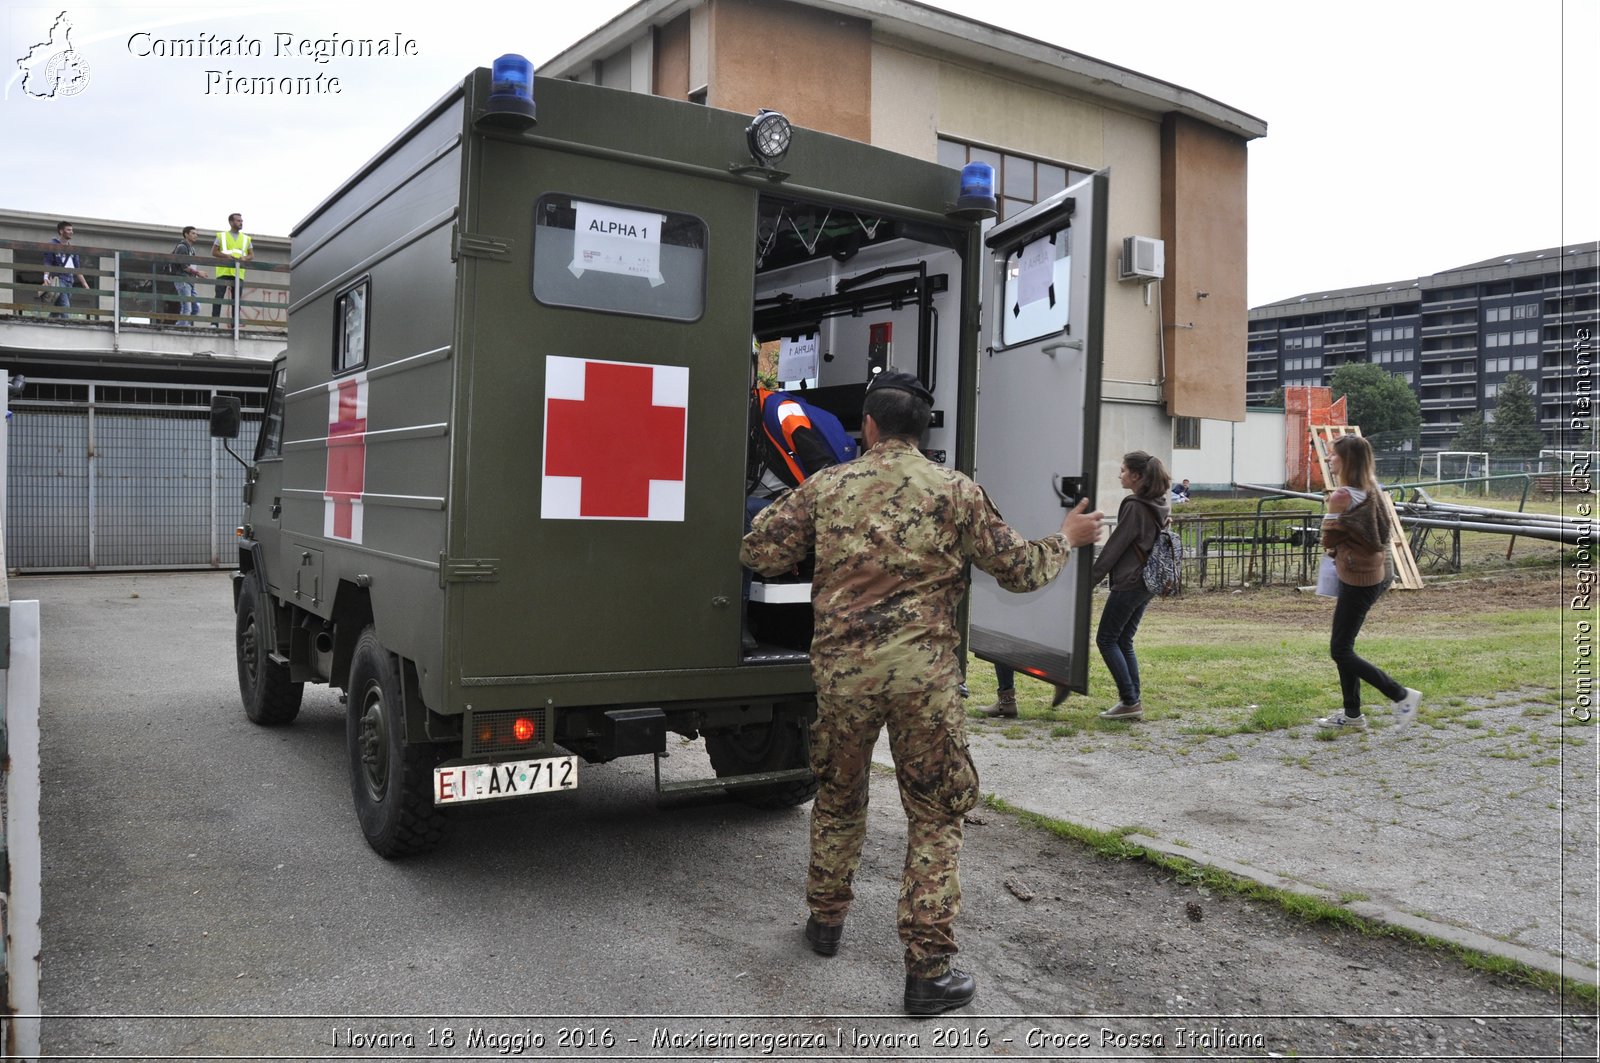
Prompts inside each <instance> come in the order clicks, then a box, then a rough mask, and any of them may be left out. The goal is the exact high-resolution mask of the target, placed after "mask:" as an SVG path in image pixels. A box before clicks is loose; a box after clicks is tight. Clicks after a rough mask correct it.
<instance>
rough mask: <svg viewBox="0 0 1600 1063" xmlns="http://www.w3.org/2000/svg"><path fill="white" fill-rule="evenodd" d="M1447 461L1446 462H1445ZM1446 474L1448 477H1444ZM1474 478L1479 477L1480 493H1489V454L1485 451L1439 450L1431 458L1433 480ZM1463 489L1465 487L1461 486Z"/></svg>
mask: <svg viewBox="0 0 1600 1063" xmlns="http://www.w3.org/2000/svg"><path fill="white" fill-rule="evenodd" d="M1447 459H1448V460H1447ZM1447 473H1448V475H1446V474H1447ZM1474 476H1481V477H1483V479H1481V480H1479V481H1478V486H1479V488H1480V490H1481V493H1483V494H1488V493H1489V480H1488V476H1489V452H1488V451H1486V450H1441V451H1439V453H1437V454H1435V455H1434V456H1433V478H1434V479H1435V480H1439V481H1441V482H1443V481H1446V480H1470V479H1472V478H1473V477H1474ZM1462 486H1463V487H1465V486H1466V485H1465V484H1463V485H1462Z"/></svg>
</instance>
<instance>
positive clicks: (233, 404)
mask: <svg viewBox="0 0 1600 1063" xmlns="http://www.w3.org/2000/svg"><path fill="white" fill-rule="evenodd" d="M239 410H240V402H239V399H238V397H237V396H233V395H218V396H216V397H215V398H213V399H212V400H211V438H213V439H238V438H239Z"/></svg>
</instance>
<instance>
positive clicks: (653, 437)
mask: <svg viewBox="0 0 1600 1063" xmlns="http://www.w3.org/2000/svg"><path fill="white" fill-rule="evenodd" d="M573 362H577V365H576V366H572V365H570V363H573ZM563 363H567V364H563ZM548 365H549V370H548V371H549V372H550V373H552V374H558V373H559V371H560V370H563V369H566V370H568V371H569V372H572V371H576V369H577V368H578V366H581V370H582V381H583V385H582V395H583V397H582V398H581V399H572V398H560V397H554V395H552V396H551V397H548V398H547V399H546V401H545V454H544V473H545V477H546V479H545V491H546V494H547V496H548V495H549V494H550V493H551V492H552V490H553V489H554V486H555V485H553V484H552V483H551V481H550V477H572V478H575V479H576V480H577V481H579V482H580V483H581V493H580V496H579V500H578V504H577V506H576V511H575V512H566V511H564V509H563V508H562V507H561V506H559V505H558V504H556V503H555V502H554V501H553V500H552V499H551V498H549V497H547V499H546V505H545V506H544V508H543V514H544V515H545V516H546V517H550V516H565V517H580V518H582V517H589V518H595V517H598V518H606V517H610V518H624V519H626V518H634V519H639V520H650V519H655V520H682V519H683V506H682V497H683V495H682V490H683V479H684V439H685V435H684V433H685V422H686V420H687V417H688V397H687V386H688V385H687V381H688V371H687V370H685V369H682V368H681V367H674V366H650V365H628V364H624V363H620V362H599V361H581V362H580V361H578V360H576V359H563V358H556V357H552V358H550V359H549V360H548ZM658 373H660V374H665V376H663V377H662V378H661V379H659V380H658V378H657V374H658ZM680 382H681V384H680ZM664 383H665V384H669V387H668V388H667V390H668V391H671V390H672V387H671V386H670V385H677V386H681V387H682V389H683V394H682V398H681V404H676V403H673V404H666V403H663V402H662V401H659V399H660V392H661V390H662V389H661V385H662V384H664ZM547 387H549V388H550V390H551V391H555V390H556V388H555V387H554V386H552V385H547ZM672 398H677V396H676V395H673V396H672ZM668 402H669V403H670V402H671V400H670V399H669V400H668ZM652 485H654V486H652ZM652 499H655V502H654V504H652ZM664 499H665V500H666V501H664Z"/></svg>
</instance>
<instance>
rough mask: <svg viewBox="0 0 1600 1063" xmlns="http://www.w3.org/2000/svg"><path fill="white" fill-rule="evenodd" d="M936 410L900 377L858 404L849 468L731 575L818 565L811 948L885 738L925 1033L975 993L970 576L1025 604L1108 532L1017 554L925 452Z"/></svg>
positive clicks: (1052, 538)
mask: <svg viewBox="0 0 1600 1063" xmlns="http://www.w3.org/2000/svg"><path fill="white" fill-rule="evenodd" d="M932 409H933V395H932V393H931V392H930V391H929V390H928V388H927V387H926V386H925V385H924V384H923V383H922V381H921V380H919V379H918V378H917V377H915V376H913V375H911V374H909V373H900V372H883V373H880V374H878V375H877V376H876V377H874V378H873V379H872V381H871V383H870V384H869V386H868V389H867V394H866V401H865V403H864V406H863V411H862V412H863V424H862V433H861V434H862V439H863V440H864V441H865V443H866V445H867V447H868V448H869V449H868V450H867V452H866V453H865V454H862V455H861V456H860V457H858V458H857V459H856V460H854V461H850V462H846V463H844V464H841V465H834V466H832V467H831V468H827V469H823V470H821V471H820V472H817V473H815V474H813V475H811V476H808V477H806V479H805V480H804V481H803V482H802V483H801V484H800V486H798V487H796V488H795V489H794V490H793V491H790V492H789V493H788V494H786V495H784V496H783V497H782V498H779V499H778V500H777V501H775V502H774V503H773V504H772V505H770V506H768V507H767V508H766V509H764V510H762V511H761V513H760V514H758V515H757V516H756V518H755V522H754V527H753V530H752V531H751V532H750V533H749V534H748V535H746V536H745V537H744V542H743V545H742V547H741V549H740V552H739V557H740V560H741V561H742V562H743V563H744V564H745V565H747V566H749V567H750V568H753V569H755V570H756V571H757V572H761V573H764V574H768V575H775V574H777V573H780V572H784V571H786V570H788V569H789V568H790V567H792V566H793V565H795V564H797V563H799V562H800V561H801V560H803V559H804V558H805V556H806V555H807V554H808V553H811V552H813V551H814V552H815V555H816V564H815V573H814V576H813V578H812V610H813V613H814V616H815V635H814V636H813V638H812V641H811V668H812V674H813V676H814V677H815V679H816V684H817V721H816V723H815V724H814V725H813V726H812V729H811V770H812V771H813V772H814V773H815V774H816V776H817V797H816V801H815V803H814V804H813V805H812V809H811V858H810V870H809V873H808V875H807V879H806V903H807V905H808V906H809V908H810V910H811V915H810V918H809V919H808V920H807V921H806V929H805V937H806V940H807V941H808V942H809V943H810V945H811V948H812V950H813V951H815V952H817V953H819V954H821V955H824V956H832V955H834V954H835V953H836V952H838V950H839V942H840V938H841V936H842V934H843V930H844V919H845V913H846V912H848V911H849V908H850V902H851V900H853V899H854V897H855V894H854V892H853V890H852V888H851V882H852V880H853V879H854V877H855V873H856V868H857V867H858V866H859V865H860V863H861V847H862V843H863V841H864V840H865V837H866V828H867V795H868V778H869V772H870V769H871V765H872V747H873V746H874V745H875V744H876V743H877V740H878V732H879V731H881V730H882V729H883V728H884V727H885V726H887V727H888V730H889V745H890V748H891V750H892V751H893V753H894V765H895V780H896V782H897V783H898V784H899V788H900V803H901V805H902V806H904V808H905V812H906V858H905V869H904V871H903V872H902V876H901V882H900V903H899V909H898V918H897V922H898V926H899V932H900V940H901V941H902V942H903V943H904V945H905V972H906V980H905V1008H906V1010H907V1011H908V1012H910V1013H911V1014H913V1015H935V1014H938V1013H940V1012H943V1011H948V1010H950V1009H952V1008H959V1007H962V1006H963V1005H965V1004H967V1003H968V1002H969V1001H971V1000H972V998H973V995H974V994H975V993H976V992H977V980H976V979H975V978H973V977H972V975H970V974H968V973H966V972H964V971H960V970H957V969H956V968H954V967H952V966H951V965H950V959H951V957H952V956H954V955H955V953H956V942H955V936H954V933H953V931H952V926H953V924H954V922H955V919H956V915H957V913H958V912H959V911H960V907H961V881H960V876H959V870H958V866H957V865H958V857H959V854H960V851H961V825H962V817H963V816H964V815H965V814H966V813H967V812H968V811H970V810H971V809H972V808H973V806H974V805H976V804H977V801H978V773H977V770H976V769H975V768H974V767H973V764H972V757H971V754H970V753H969V752H968V751H967V736H966V728H965V725H964V722H963V719H964V715H963V712H962V708H961V694H960V685H961V667H960V660H959V658H958V657H957V655H956V650H957V647H958V646H959V645H960V641H961V637H960V631H959V630H958V629H957V626H956V612H957V607H958V605H959V604H960V602H961V600H962V598H963V597H964V596H965V595H966V593H967V579H966V577H965V568H966V565H967V563H968V562H971V563H972V564H974V565H976V566H977V567H978V568H980V569H982V570H983V571H985V572H987V573H989V574H990V575H992V576H994V577H995V579H996V580H997V581H998V582H999V583H1000V585H1001V586H1002V587H1005V588H1006V589H1007V590H1011V591H1029V590H1036V589H1038V588H1040V587H1043V586H1045V585H1046V584H1048V583H1049V582H1050V581H1051V580H1053V579H1055V577H1056V576H1057V575H1058V574H1059V573H1060V572H1061V570H1062V568H1063V567H1065V565H1066V563H1067V559H1068V557H1069V556H1070V552H1071V549H1072V547H1075V546H1084V545H1087V544H1089V543H1091V542H1094V541H1095V539H1096V538H1098V536H1099V532H1100V521H1101V516H1100V514H1099V513H1085V512H1084V510H1085V509H1087V508H1088V502H1087V501H1084V502H1081V503H1079V504H1078V506H1077V507H1076V508H1075V509H1073V510H1072V511H1071V512H1070V513H1068V514H1067V515H1066V517H1065V518H1064V519H1063V520H1062V522H1061V528H1060V530H1058V531H1057V532H1055V533H1054V534H1052V535H1047V536H1045V537H1044V538H1042V539H1036V540H1033V541H1031V542H1030V541H1028V540H1026V539H1024V538H1022V536H1020V535H1018V534H1017V533H1016V532H1015V531H1013V530H1012V529H1011V528H1010V527H1009V526H1008V525H1007V524H1006V523H1005V521H1004V520H1003V519H1001V517H1000V514H999V512H998V511H996V510H995V508H994V505H993V504H992V503H991V502H990V501H989V496H988V495H987V494H985V493H984V491H983V489H982V488H980V487H979V486H978V485H977V484H975V483H973V482H972V480H970V479H968V478H967V477H966V476H963V475H962V474H961V473H959V472H955V471H953V470H951V469H947V468H944V467H942V466H939V465H935V464H933V463H932V462H930V461H929V460H928V459H927V458H926V457H924V456H923V454H922V452H921V451H920V450H919V449H918V444H919V442H920V440H921V438H922V434H923V433H924V432H925V431H926V430H927V427H928V422H929V419H930V417H931V414H932Z"/></svg>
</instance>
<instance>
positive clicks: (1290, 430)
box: [1283, 387, 1349, 491]
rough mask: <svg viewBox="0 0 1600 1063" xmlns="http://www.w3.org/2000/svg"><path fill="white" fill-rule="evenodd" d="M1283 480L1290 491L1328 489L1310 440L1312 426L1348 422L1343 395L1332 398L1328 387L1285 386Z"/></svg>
mask: <svg viewBox="0 0 1600 1063" xmlns="http://www.w3.org/2000/svg"><path fill="white" fill-rule="evenodd" d="M1283 405H1284V425H1283V445H1284V477H1285V478H1284V482H1285V485H1286V486H1287V487H1288V488H1289V489H1290V490H1291V491H1326V490H1328V489H1329V485H1327V484H1325V483H1323V481H1322V468H1321V463H1320V462H1319V461H1317V452H1316V449H1315V447H1314V446H1313V445H1312V442H1311V426H1312V425H1342V424H1348V423H1349V422H1348V421H1347V420H1346V413H1345V402H1344V396H1343V395H1340V396H1339V401H1337V402H1335V401H1333V392H1332V390H1330V389H1328V388H1318V387H1288V388H1284V389H1283Z"/></svg>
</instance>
